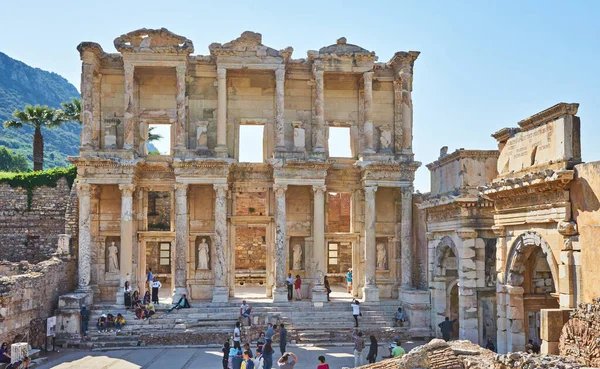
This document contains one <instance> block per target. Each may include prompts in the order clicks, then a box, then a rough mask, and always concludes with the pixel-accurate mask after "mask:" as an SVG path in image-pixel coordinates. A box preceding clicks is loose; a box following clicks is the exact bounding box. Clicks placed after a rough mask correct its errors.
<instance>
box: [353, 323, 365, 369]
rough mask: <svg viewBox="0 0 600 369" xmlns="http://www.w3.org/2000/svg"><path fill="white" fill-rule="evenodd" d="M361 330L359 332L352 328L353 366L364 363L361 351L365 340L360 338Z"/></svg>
mask: <svg viewBox="0 0 600 369" xmlns="http://www.w3.org/2000/svg"><path fill="white" fill-rule="evenodd" d="M362 336H363V334H362V332H359V331H358V329H354V331H352V339H353V340H354V366H355V367H357V366H361V365H363V364H364V362H363V357H362V351H363V349H364V348H365V340H364V339H363V338H362Z"/></svg>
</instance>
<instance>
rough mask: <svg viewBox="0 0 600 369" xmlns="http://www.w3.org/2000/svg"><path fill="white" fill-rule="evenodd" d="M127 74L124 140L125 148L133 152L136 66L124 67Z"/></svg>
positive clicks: (127, 65)
mask: <svg viewBox="0 0 600 369" xmlns="http://www.w3.org/2000/svg"><path fill="white" fill-rule="evenodd" d="M123 70H124V72H125V91H124V94H123V95H124V98H125V131H124V138H123V148H124V149H125V150H132V149H133V147H134V132H135V110H136V109H135V107H136V101H135V96H134V80H133V73H134V70H135V68H134V66H133V65H132V64H130V63H125V65H124V66H123Z"/></svg>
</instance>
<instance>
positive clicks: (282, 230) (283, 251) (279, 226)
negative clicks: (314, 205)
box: [273, 185, 288, 302]
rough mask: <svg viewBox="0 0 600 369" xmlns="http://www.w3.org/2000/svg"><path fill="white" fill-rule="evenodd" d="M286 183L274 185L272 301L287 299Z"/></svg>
mask: <svg viewBox="0 0 600 369" xmlns="http://www.w3.org/2000/svg"><path fill="white" fill-rule="evenodd" d="M286 190H287V185H274V186H273V191H274V192H275V289H274V291H273V302H283V301H287V287H286V285H285V277H286V275H285V272H286V261H287V252H288V250H287V239H286V213H285V212H286V205H285V191H286Z"/></svg>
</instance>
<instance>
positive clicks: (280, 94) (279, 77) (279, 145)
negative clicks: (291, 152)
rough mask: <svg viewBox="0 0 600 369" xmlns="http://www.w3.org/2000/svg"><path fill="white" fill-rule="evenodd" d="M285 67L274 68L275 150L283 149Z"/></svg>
mask: <svg viewBox="0 0 600 369" xmlns="http://www.w3.org/2000/svg"><path fill="white" fill-rule="evenodd" d="M284 88H285V68H284V67H283V66H282V67H280V68H277V69H275V145H276V146H275V151H285V104H284V96H285V90H284Z"/></svg>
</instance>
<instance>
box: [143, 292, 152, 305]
mask: <svg viewBox="0 0 600 369" xmlns="http://www.w3.org/2000/svg"><path fill="white" fill-rule="evenodd" d="M151 300H152V296H150V291H146V293H145V294H144V300H143V303H144V305H146V303H147V302H149V301H151Z"/></svg>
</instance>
